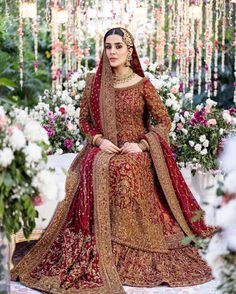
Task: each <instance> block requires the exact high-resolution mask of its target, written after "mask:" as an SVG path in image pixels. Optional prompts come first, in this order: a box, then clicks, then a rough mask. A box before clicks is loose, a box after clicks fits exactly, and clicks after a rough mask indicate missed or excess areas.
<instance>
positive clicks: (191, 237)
mask: <svg viewBox="0 0 236 294" xmlns="http://www.w3.org/2000/svg"><path fill="white" fill-rule="evenodd" d="M194 238H195V236H194V235H192V236H187V237H185V238H184V239H183V240H182V241H181V244H183V245H189V244H190V243H191V242H192V241H193V240H194Z"/></svg>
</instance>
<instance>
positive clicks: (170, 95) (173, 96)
mask: <svg viewBox="0 0 236 294" xmlns="http://www.w3.org/2000/svg"><path fill="white" fill-rule="evenodd" d="M167 96H168V97H170V98H171V99H172V100H173V102H174V101H175V100H176V96H175V95H174V94H173V93H168V94H167Z"/></svg>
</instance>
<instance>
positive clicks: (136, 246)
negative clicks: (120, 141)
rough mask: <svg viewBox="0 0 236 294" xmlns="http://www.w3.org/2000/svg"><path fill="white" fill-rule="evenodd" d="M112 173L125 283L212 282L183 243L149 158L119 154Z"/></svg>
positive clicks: (115, 244)
mask: <svg viewBox="0 0 236 294" xmlns="http://www.w3.org/2000/svg"><path fill="white" fill-rule="evenodd" d="M109 171H110V179H109V180H110V216H111V237H112V248H113V255H114V259H115V264H116V268H117V271H118V273H119V276H120V278H121V281H122V283H123V284H125V285H131V286H143V287H155V286H158V285H160V284H162V283H166V284H168V285H169V286H171V287H178V286H190V285H196V284H201V283H204V282H207V281H209V280H210V279H211V278H212V276H211V270H210V268H209V267H208V266H207V265H206V263H205V262H204V261H203V260H202V259H201V257H200V256H199V253H198V251H197V249H196V248H194V247H193V246H184V245H182V244H181V240H182V239H183V238H184V236H185V235H184V233H183V231H182V230H181V228H180V227H179V225H178V224H177V222H176V221H175V219H174V217H173V215H172V213H171V212H170V209H169V208H168V204H167V202H166V200H165V197H164V195H163V191H162V189H161V186H160V185H159V182H158V180H157V177H156V174H155V171H154V167H153V165H152V160H151V156H150V154H149V153H148V152H144V153H133V154H127V155H116V156H115V157H113V158H112V159H111V162H110V167H109ZM163 243H165V244H167V247H168V249H169V250H168V251H166V250H163V248H165V246H163Z"/></svg>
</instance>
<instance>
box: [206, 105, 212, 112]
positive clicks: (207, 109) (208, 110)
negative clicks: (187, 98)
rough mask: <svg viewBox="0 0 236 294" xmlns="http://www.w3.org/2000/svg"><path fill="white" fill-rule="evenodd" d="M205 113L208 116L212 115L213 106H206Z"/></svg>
mask: <svg viewBox="0 0 236 294" xmlns="http://www.w3.org/2000/svg"><path fill="white" fill-rule="evenodd" d="M204 109H205V113H206V114H208V113H210V112H211V105H207V106H205V108H204Z"/></svg>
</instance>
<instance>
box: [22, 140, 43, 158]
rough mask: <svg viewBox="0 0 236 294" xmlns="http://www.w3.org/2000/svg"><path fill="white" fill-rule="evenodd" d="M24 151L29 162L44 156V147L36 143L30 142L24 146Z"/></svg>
mask: <svg viewBox="0 0 236 294" xmlns="http://www.w3.org/2000/svg"><path fill="white" fill-rule="evenodd" d="M24 153H25V155H26V160H27V161H28V162H29V163H31V162H38V161H39V160H40V159H41V158H42V148H41V147H40V146H38V145H37V144H35V143H29V145H28V146H26V147H25V148H24Z"/></svg>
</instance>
